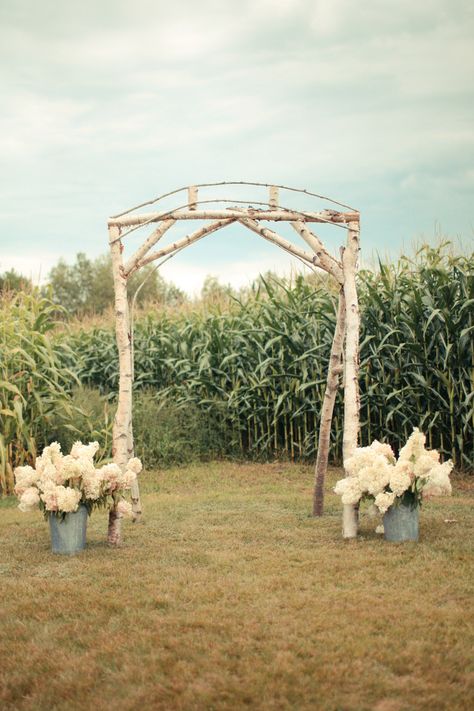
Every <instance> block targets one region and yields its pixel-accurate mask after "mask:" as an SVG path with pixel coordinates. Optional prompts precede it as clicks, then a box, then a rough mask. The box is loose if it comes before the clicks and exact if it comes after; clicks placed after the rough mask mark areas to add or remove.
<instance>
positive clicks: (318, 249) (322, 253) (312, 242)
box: [291, 220, 344, 284]
mask: <svg viewBox="0 0 474 711" xmlns="http://www.w3.org/2000/svg"><path fill="white" fill-rule="evenodd" d="M291 226H292V227H293V229H294V230H295V231H296V232H297V233H298V234H299V235H300V237H302V238H303V239H304V241H305V242H306V244H307V245H309V246H310V247H311V249H312V250H313V252H314V253H315V255H316V257H317V260H316V261H315V262H314V264H315V265H316V266H317V267H321V269H324V270H325V271H326V272H329V274H332V275H333V277H334V278H335V279H337V281H338V282H339V284H343V283H344V275H343V272H342V264H341V263H340V262H338V261H337V259H334V257H333V256H332V255H331V254H329V252H328V251H327V249H326V248H325V247H324V245H323V243H322V242H321V240H320V239H319V237H317V236H316V235H315V234H314V233H313V232H311V230H310V229H309V228H308V226H307V225H305V223H304V222H302V221H301V220H296V222H292V223H291Z"/></svg>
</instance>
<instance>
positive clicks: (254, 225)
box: [239, 217, 314, 264]
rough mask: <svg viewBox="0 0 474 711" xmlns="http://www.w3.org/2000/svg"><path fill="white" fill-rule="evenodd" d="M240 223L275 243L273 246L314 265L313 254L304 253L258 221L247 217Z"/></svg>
mask: <svg viewBox="0 0 474 711" xmlns="http://www.w3.org/2000/svg"><path fill="white" fill-rule="evenodd" d="M239 222H241V223H242V225H245V227H248V228H249V230H252V231H253V232H256V233H257V234H258V235H260V237H263V238H264V239H266V240H268V241H269V242H273V244H277V245H278V246H279V247H281V248H282V249H284V250H285V252H289V253H290V254H294V255H295V257H299V258H300V259H303V260H304V261H305V262H308V264H314V259H313V255H312V254H308V252H304V251H303V250H302V249H300V248H299V247H296V245H294V244H292V243H291V242H288V240H286V239H284V238H283V237H280V235H279V234H277V233H276V232H274V231H273V230H270V229H269V228H268V227H262V225H259V223H258V222H256V220H250V219H248V218H247V217H242V218H241V219H240V220H239Z"/></svg>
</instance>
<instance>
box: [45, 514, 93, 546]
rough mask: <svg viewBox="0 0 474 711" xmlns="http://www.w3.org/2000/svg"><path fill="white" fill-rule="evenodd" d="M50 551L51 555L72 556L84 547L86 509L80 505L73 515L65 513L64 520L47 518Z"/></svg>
mask: <svg viewBox="0 0 474 711" xmlns="http://www.w3.org/2000/svg"><path fill="white" fill-rule="evenodd" d="M49 530H50V532H51V550H52V551H53V553H61V554H63V555H74V553H79V551H82V550H84V548H85V547H86V531H87V509H86V507H85V506H84V505H82V504H81V505H80V506H79V508H78V509H77V511H75V512H74V513H67V514H66V515H65V517H64V519H61V518H59V517H58V516H49Z"/></svg>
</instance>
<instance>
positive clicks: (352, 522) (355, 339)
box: [342, 220, 360, 538]
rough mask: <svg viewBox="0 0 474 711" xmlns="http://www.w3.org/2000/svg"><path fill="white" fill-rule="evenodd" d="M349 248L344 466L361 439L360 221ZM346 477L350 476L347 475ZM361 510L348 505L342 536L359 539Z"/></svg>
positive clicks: (351, 229) (345, 265)
mask: <svg viewBox="0 0 474 711" xmlns="http://www.w3.org/2000/svg"><path fill="white" fill-rule="evenodd" d="M348 228H349V229H348V232H347V245H346V248H345V249H344V252H343V255H342V269H343V272H344V286H343V289H344V298H345V302H346V342H345V356H344V438H343V458H344V462H346V461H347V459H348V458H349V457H350V456H351V455H352V454H353V452H354V450H355V449H356V447H357V443H358V438H359V409H360V402H359V328H360V325H359V322H360V318H359V303H358V298H357V286H356V273H357V262H358V257H359V250H360V246H359V221H358V220H357V221H351V222H349V223H348ZM346 475H347V472H346ZM357 526H358V508H357V507H356V506H353V505H350V504H346V505H344V507H343V513H342V535H343V536H344V538H355V537H356V536H357Z"/></svg>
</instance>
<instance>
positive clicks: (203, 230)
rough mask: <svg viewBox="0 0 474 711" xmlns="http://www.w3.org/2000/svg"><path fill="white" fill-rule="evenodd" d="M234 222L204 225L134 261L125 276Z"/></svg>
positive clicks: (224, 221) (230, 219) (229, 220)
mask: <svg viewBox="0 0 474 711" xmlns="http://www.w3.org/2000/svg"><path fill="white" fill-rule="evenodd" d="M235 221H236V220H235V218H229V219H227V220H217V221H216V222H211V223H210V224H208V225H204V227H200V228H199V229H198V230H196V231H195V232H192V233H191V234H190V235H186V237H183V239H180V240H178V241H177V242H172V243H171V244H169V245H167V246H166V247H163V249H158V250H156V252H152V253H151V254H148V255H147V256H144V257H143V258H141V259H139V260H136V261H135V262H134V264H133V265H132V266H131V267H130V269H129V271H128V272H126V276H130V274H132V273H133V272H134V271H136V270H137V269H140V267H144V266H145V265H146V264H149V263H150V262H154V261H155V259H161V257H166V255H167V254H172V253H173V252H176V251H178V250H180V249H183V247H187V246H189V245H190V244H193V243H194V242H197V241H198V240H200V239H202V238H203V237H205V236H206V235H209V234H211V233H212V232H215V231H216V230H220V229H221V227H225V226H226V225H230V223H231V222H235Z"/></svg>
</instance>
